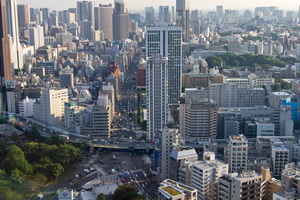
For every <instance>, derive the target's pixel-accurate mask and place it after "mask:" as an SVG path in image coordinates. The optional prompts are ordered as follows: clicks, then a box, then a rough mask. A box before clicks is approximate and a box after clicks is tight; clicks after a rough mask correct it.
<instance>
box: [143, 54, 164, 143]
mask: <svg viewBox="0 0 300 200" xmlns="http://www.w3.org/2000/svg"><path fill="white" fill-rule="evenodd" d="M146 74H147V75H146V79H147V81H146V82H147V99H148V100H147V108H148V112H147V125H148V128H147V130H148V137H149V139H150V140H153V139H154V137H155V136H156V134H157V133H158V131H159V129H161V128H163V127H164V125H166V124H167V121H168V87H169V86H168V59H166V58H163V57H162V56H153V57H150V58H148V60H147V69H146Z"/></svg>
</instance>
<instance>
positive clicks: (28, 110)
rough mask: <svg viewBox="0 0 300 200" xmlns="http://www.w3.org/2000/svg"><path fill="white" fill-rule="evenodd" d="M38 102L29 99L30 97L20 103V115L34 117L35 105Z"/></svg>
mask: <svg viewBox="0 0 300 200" xmlns="http://www.w3.org/2000/svg"><path fill="white" fill-rule="evenodd" d="M35 102H36V100H35V99H29V98H28V96H26V97H25V99H23V100H22V101H19V113H20V115H22V117H25V118H27V117H33V104H34V103H35Z"/></svg>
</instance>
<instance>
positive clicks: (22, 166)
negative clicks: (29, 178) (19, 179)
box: [2, 145, 32, 176]
mask: <svg viewBox="0 0 300 200" xmlns="http://www.w3.org/2000/svg"><path fill="white" fill-rule="evenodd" d="M2 166H3V169H4V170H5V172H6V173H8V174H12V172H13V171H14V170H18V173H19V174H20V176H24V175H29V174H31V172H32V166H31V165H30V164H29V163H28V161H27V160H26V157H25V154H24V152H23V151H22V150H21V149H20V148H19V147H17V146H16V145H12V146H11V147H10V148H9V149H8V153H7V155H6V157H5V159H4V160H3V162H2Z"/></svg>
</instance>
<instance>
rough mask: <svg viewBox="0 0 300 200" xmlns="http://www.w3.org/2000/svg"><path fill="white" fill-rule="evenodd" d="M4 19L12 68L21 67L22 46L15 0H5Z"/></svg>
mask: <svg viewBox="0 0 300 200" xmlns="http://www.w3.org/2000/svg"><path fill="white" fill-rule="evenodd" d="M6 17H7V18H6V19H7V26H8V29H7V31H8V35H9V38H10V55H11V65H12V68H13V69H19V68H22V67H23V60H22V59H21V56H22V46H21V44H20V41H19V25H18V12H17V2H16V0H6Z"/></svg>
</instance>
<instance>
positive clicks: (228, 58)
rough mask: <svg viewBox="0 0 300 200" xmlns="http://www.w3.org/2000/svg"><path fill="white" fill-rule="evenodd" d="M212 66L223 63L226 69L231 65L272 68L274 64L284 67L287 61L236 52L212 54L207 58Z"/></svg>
mask: <svg viewBox="0 0 300 200" xmlns="http://www.w3.org/2000/svg"><path fill="white" fill-rule="evenodd" d="M206 62H207V64H208V66H209V67H210V68H212V67H215V66H218V67H220V66H221V64H222V63H223V68H224V69H229V68H231V67H246V68H252V69H253V68H254V67H255V66H262V67H264V68H268V69H269V68H271V67H272V66H277V67H284V66H285V65H286V63H285V62H284V61H282V60H279V59H274V58H272V57H270V56H264V55H253V54H244V55H236V54H234V53H226V54H224V55H216V56H211V57H208V58H207V59H206Z"/></svg>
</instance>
